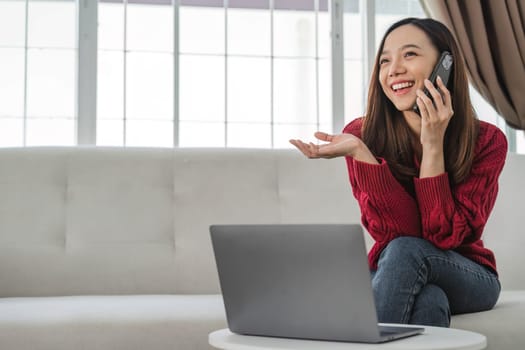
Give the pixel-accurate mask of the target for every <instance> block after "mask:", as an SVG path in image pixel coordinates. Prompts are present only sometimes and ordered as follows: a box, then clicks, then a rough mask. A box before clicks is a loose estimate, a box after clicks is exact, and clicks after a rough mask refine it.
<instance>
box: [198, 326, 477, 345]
mask: <svg viewBox="0 0 525 350" xmlns="http://www.w3.org/2000/svg"><path fill="white" fill-rule="evenodd" d="M395 326H402V325H395ZM422 327H424V328H425V331H424V332H423V333H422V334H420V335H416V336H412V337H408V338H404V339H398V340H394V341H390V342H387V343H381V344H368V343H367V344H365V343H347V342H328V341H316V340H302V339H287V338H273V337H256V336H246V335H239V334H235V333H232V332H231V331H230V330H229V329H221V330H218V331H215V332H212V333H210V335H209V337H208V340H209V343H210V345H212V346H213V347H215V348H218V349H228V350H268V349H273V350H298V349H301V350H313V349H316V350H317V349H323V350H373V349H381V350H393V349H395V350H480V349H484V348H485V347H486V346H487V338H486V337H485V336H484V335H482V334H479V333H474V332H471V331H464V330H460V329H454V328H441V327H429V326H422Z"/></svg>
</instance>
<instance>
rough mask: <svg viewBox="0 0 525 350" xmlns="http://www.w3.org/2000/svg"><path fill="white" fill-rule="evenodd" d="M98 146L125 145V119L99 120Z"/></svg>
mask: <svg viewBox="0 0 525 350" xmlns="http://www.w3.org/2000/svg"><path fill="white" fill-rule="evenodd" d="M97 145H98V146H124V120H123V119H120V120H110V119H98V120H97Z"/></svg>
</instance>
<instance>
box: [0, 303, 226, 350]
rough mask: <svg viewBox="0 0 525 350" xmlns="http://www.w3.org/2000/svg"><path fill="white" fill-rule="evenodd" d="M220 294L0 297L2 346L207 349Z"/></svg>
mask: <svg viewBox="0 0 525 350" xmlns="http://www.w3.org/2000/svg"><path fill="white" fill-rule="evenodd" d="M225 327H226V321H225V313H224V306H223V303H222V298H221V296H220V295H142V296H74V297H48V298H1V299H0V344H1V348H2V349H17V350H26V349H27V350H39V349H42V350H43V349H46V350H47V349H53V350H60V349H68V350H70V349H91V350H95V349H126V350H133V349H136V350H144V349H148V350H155V349H159V350H160V349H170V350H176V349H181V350H182V349H186V350H191V349H209V348H210V347H209V345H208V337H207V335H208V333H210V332H211V331H213V330H217V329H221V328H225Z"/></svg>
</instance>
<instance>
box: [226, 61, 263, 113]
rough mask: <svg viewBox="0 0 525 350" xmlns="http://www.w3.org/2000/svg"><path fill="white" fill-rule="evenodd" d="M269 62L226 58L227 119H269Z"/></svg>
mask: <svg viewBox="0 0 525 350" xmlns="http://www.w3.org/2000/svg"><path fill="white" fill-rule="evenodd" d="M270 64H271V62H270V59H268V58H248V57H240V58H238V57H230V58H228V121H239V122H255V121H260V122H261V121H263V122H264V121H266V122H270V121H271V108H272V107H271V81H270V78H271V66H270Z"/></svg>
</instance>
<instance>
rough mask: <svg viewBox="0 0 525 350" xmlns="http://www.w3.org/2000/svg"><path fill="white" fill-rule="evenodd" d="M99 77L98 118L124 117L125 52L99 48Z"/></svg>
mask: <svg viewBox="0 0 525 350" xmlns="http://www.w3.org/2000/svg"><path fill="white" fill-rule="evenodd" d="M97 79H98V81H97V118H98V119H103V118H110V119H124V52H118V51H101V50H99V51H98V66H97ZM98 127H99V126H97V129H98Z"/></svg>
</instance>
